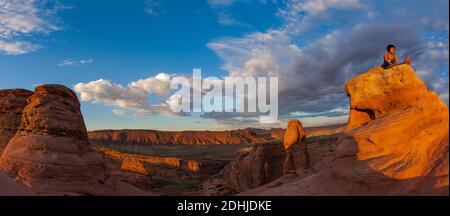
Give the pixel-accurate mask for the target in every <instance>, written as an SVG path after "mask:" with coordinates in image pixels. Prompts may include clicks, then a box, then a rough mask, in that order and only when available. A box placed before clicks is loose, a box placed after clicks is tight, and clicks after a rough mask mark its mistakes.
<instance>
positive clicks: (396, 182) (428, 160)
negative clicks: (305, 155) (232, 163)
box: [244, 65, 449, 196]
mask: <svg viewBox="0 0 450 216" xmlns="http://www.w3.org/2000/svg"><path fill="white" fill-rule="evenodd" d="M345 91H346V92H347V94H348V95H349V97H350V108H351V111H350V116H349V121H348V125H347V129H346V130H345V131H344V133H343V136H342V137H341V138H340V141H339V142H338V146H337V155H336V158H335V160H334V162H333V165H331V167H330V168H328V169H325V170H322V171H320V172H318V173H316V174H314V175H310V176H308V177H305V178H301V177H299V178H297V179H294V180H292V181H291V182H286V183H285V184H283V185H281V186H279V187H277V188H273V189H267V188H263V187H261V188H257V189H255V190H253V191H248V192H246V193H244V195H447V196H448V194H449V188H448V185H449V179H448V155H449V152H448V150H449V149H448V132H449V122H448V117H449V116H448V107H447V105H445V104H444V103H443V102H442V101H441V100H440V99H439V97H438V95H437V94H436V93H434V92H431V91H429V90H427V88H426V86H425V84H424V83H423V81H422V80H420V79H419V78H418V77H417V76H416V74H415V73H414V71H413V69H412V68H411V67H410V66H409V65H400V66H397V67H393V68H390V69H387V70H383V69H382V68H375V69H372V70H370V71H368V72H366V73H363V74H361V75H359V76H357V77H355V78H353V79H351V80H350V81H348V83H347V84H346V86H345Z"/></svg>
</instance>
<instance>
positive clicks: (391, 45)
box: [386, 44, 397, 52]
mask: <svg viewBox="0 0 450 216" xmlns="http://www.w3.org/2000/svg"><path fill="white" fill-rule="evenodd" d="M391 48H394V49H397V48H396V47H395V46H394V44H389V45H388V46H387V47H386V49H387V51H388V52H389V50H390V49H391Z"/></svg>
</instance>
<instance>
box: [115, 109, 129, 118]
mask: <svg viewBox="0 0 450 216" xmlns="http://www.w3.org/2000/svg"><path fill="white" fill-rule="evenodd" d="M112 112H113V113H114V114H116V115H118V116H123V115H125V113H126V111H125V110H123V109H113V110H112Z"/></svg>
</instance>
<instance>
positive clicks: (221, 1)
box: [208, 0, 235, 7]
mask: <svg viewBox="0 0 450 216" xmlns="http://www.w3.org/2000/svg"><path fill="white" fill-rule="evenodd" d="M234 2H235V0H208V4H209V6H211V7H217V6H229V5H232V4H233V3H234Z"/></svg>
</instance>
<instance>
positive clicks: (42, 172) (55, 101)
mask: <svg viewBox="0 0 450 216" xmlns="http://www.w3.org/2000/svg"><path fill="white" fill-rule="evenodd" d="M19 98H20V97H19ZM20 104H21V105H22V104H23V101H22V103H20ZM14 113H19V111H14ZM9 115H11V114H9ZM13 121H16V119H15V118H13ZM0 168H1V169H2V170H3V171H4V172H5V173H6V174H8V175H9V176H10V177H12V178H14V180H15V181H18V182H21V183H22V184H24V185H26V186H27V187H29V188H30V189H31V190H32V191H34V192H35V193H37V194H40V195H112V194H132V193H137V194H145V193H144V192H143V191H142V192H141V191H139V190H137V189H133V187H132V186H128V185H126V184H124V183H122V182H119V181H116V180H114V179H110V178H108V177H109V176H108V175H109V173H106V172H105V166H104V163H103V159H102V156H101V155H100V154H97V153H95V152H93V151H92V150H91V149H90V148H89V141H88V137H87V132H86V127H85V124H84V120H83V116H82V114H81V111H80V103H79V101H78V99H77V96H76V95H75V93H74V92H73V91H72V90H70V89H68V88H66V87H64V86H61V85H43V86H39V87H37V88H36V89H35V91H34V93H33V94H32V95H31V96H29V97H28V98H27V104H26V106H25V107H24V108H23V111H22V115H21V120H20V125H19V126H18V129H17V132H16V134H15V135H14V137H12V138H11V139H10V140H9V142H8V144H7V146H6V148H5V150H4V152H3V154H2V155H1V157H0Z"/></svg>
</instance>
